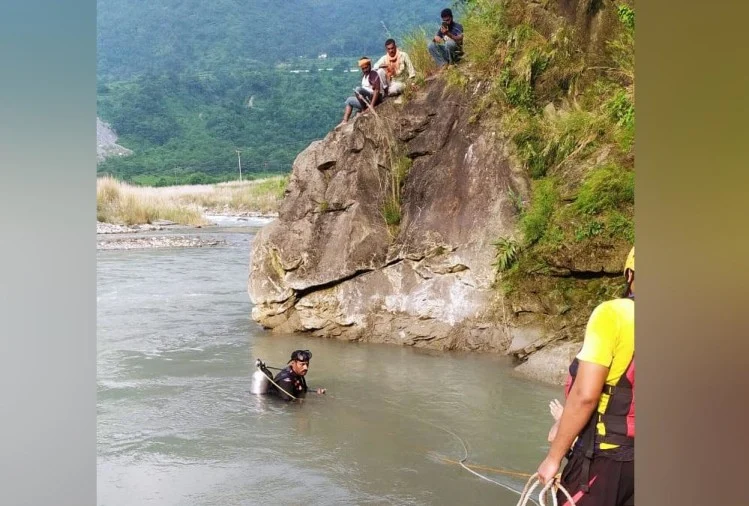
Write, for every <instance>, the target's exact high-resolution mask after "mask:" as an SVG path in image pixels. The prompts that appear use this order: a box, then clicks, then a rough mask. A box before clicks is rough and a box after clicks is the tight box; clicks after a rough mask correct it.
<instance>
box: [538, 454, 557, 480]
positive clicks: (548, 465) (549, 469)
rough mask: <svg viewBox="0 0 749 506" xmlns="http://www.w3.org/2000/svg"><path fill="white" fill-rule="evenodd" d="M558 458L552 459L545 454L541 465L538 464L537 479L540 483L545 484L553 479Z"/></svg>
mask: <svg viewBox="0 0 749 506" xmlns="http://www.w3.org/2000/svg"><path fill="white" fill-rule="evenodd" d="M560 464H561V462H560V461H559V460H556V459H553V458H551V457H549V456H547V457H546V458H545V459H544V461H543V462H541V465H540V466H538V471H537V472H538V480H539V481H540V482H541V484H542V485H546V484H547V483H548V482H549V481H551V480H553V479H554V477H555V476H556V475H557V473H558V472H559V465H560Z"/></svg>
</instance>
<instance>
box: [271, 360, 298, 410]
mask: <svg viewBox="0 0 749 506" xmlns="http://www.w3.org/2000/svg"><path fill="white" fill-rule="evenodd" d="M273 381H275V382H276V383H277V384H278V386H280V387H281V388H282V390H279V389H278V388H277V387H276V386H275V385H271V387H273V389H272V392H273V393H275V394H276V395H278V396H279V397H280V398H281V399H283V400H285V401H290V400H292V398H291V397H290V396H289V395H287V394H291V395H293V396H294V397H296V398H297V399H298V398H300V397H304V395H305V394H306V393H307V382H306V381H305V380H304V376H299V375H298V374H296V373H295V372H294V371H292V370H291V366H290V365H289V366H286V367H285V368H284V369H281V372H279V373H278V374H277V375H276V377H275V378H273Z"/></svg>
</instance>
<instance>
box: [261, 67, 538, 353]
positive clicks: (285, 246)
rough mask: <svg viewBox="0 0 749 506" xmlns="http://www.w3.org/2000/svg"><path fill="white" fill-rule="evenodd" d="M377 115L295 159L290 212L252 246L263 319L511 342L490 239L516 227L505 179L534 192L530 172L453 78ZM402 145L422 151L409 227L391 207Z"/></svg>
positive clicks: (376, 333) (302, 327) (449, 343)
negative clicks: (394, 221) (512, 158)
mask: <svg viewBox="0 0 749 506" xmlns="http://www.w3.org/2000/svg"><path fill="white" fill-rule="evenodd" d="M378 114H379V116H378V117H375V116H374V115H371V116H365V117H361V118H359V119H357V120H356V121H354V122H352V123H350V124H349V125H347V126H346V127H344V128H341V129H339V130H336V131H334V132H331V133H330V134H329V135H328V136H327V137H326V138H325V139H323V140H321V141H318V142H315V143H313V144H312V145H311V146H309V147H308V148H307V149H306V150H305V151H304V152H302V153H301V154H300V155H299V157H298V158H297V159H296V162H295V164H294V168H293V173H292V176H291V179H290V181H289V186H288V190H287V195H286V197H285V199H284V201H283V204H282V206H281V209H280V211H279V218H278V220H277V221H275V222H274V223H273V224H271V225H269V226H268V227H266V228H265V229H264V230H262V231H261V233H260V234H259V235H258V237H257V238H256V240H255V243H254V247H253V251H252V265H251V274H250V296H251V298H252V300H253V302H254V303H255V304H256V306H255V308H254V310H253V318H255V320H257V321H258V322H260V323H261V324H263V325H264V326H266V327H269V328H273V329H277V330H282V331H285V332H288V331H311V332H313V333H315V334H316V335H320V336H335V337H338V338H341V339H349V340H367V341H378V342H391V343H398V344H408V345H415V346H427V347H432V348H440V349H453V348H467V349H472V350H494V351H502V350H504V349H506V347H507V340H508V336H507V335H506V333H505V331H504V330H503V329H502V328H501V327H498V326H497V325H496V324H495V322H494V321H493V320H492V319H487V317H486V311H487V307H488V306H489V303H490V301H491V300H492V298H493V297H494V295H495V291H494V290H493V289H492V283H493V280H494V269H493V268H492V266H491V264H492V261H493V257H494V246H492V241H494V240H496V238H497V237H498V236H499V235H501V234H503V233H507V232H509V231H511V230H512V229H513V227H514V225H515V221H516V218H515V213H514V210H513V207H512V204H511V203H510V202H509V200H508V197H507V190H508V189H513V190H514V191H517V192H521V193H525V192H527V186H528V185H527V181H526V179H525V177H524V176H523V173H522V171H518V170H513V168H512V167H511V165H510V163H508V160H507V156H506V155H505V154H504V153H503V148H504V143H503V142H502V141H500V140H499V139H498V138H497V135H496V132H492V131H487V130H484V129H482V128H479V127H478V126H476V125H470V124H469V123H468V117H469V114H470V110H469V109H468V108H467V107H466V100H465V97H464V96H462V95H461V94H460V93H456V92H452V93H451V92H450V91H446V90H445V89H444V84H442V83H439V82H437V83H434V84H433V85H431V86H429V87H428V89H427V90H426V91H425V92H423V93H420V94H419V96H417V97H415V98H414V99H413V100H411V101H409V102H408V104H406V105H405V106H404V107H402V108H398V107H397V106H395V105H392V104H386V105H383V106H382V107H381V108H380V109H379V110H378ZM393 143H397V144H399V145H400V146H401V149H400V151H399V152H400V156H405V157H407V159H408V160H409V161H410V162H412V165H411V167H410V169H409V170H408V174H407V177H406V178H405V181H404V184H403V188H402V195H401V210H400V213H401V215H402V217H401V220H400V226H399V227H398V228H397V229H394V228H392V227H390V228H389V227H388V226H387V223H386V221H385V219H384V218H383V209H384V208H385V206H386V203H387V201H388V196H389V195H390V194H391V192H392V186H391V185H392V183H393V178H392V175H391V174H390V172H391V170H392V169H391V166H392V164H393V160H391V157H392V156H393V154H392V153H391V152H390V150H389V149H388V146H392V145H393Z"/></svg>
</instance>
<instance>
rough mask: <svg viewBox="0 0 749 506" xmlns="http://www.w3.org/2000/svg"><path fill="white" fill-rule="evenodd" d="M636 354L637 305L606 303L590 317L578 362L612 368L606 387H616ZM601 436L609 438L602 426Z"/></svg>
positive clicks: (603, 398) (604, 402) (606, 398)
mask: <svg viewBox="0 0 749 506" xmlns="http://www.w3.org/2000/svg"><path fill="white" fill-rule="evenodd" d="M634 353H635V301H634V300H632V299H614V300H609V301H606V302H603V303H602V304H600V305H599V306H598V307H597V308H595V310H593V314H591V315H590V319H589V320H588V326H587V327H586V329H585V341H584V342H583V348H582V350H580V353H578V354H577V358H578V360H584V361H585V362H592V363H594V364H599V365H602V366H604V367H608V368H609V374H608V376H607V377H606V384H607V385H611V386H615V385H616V384H617V382H618V381H619V379H620V378H621V377H622V375H623V374H624V373H625V372H626V371H627V367H629V363H630V362H631V361H632V357H633V356H634ZM608 402H609V395H608V394H606V393H604V394H601V400H600V401H599V402H598V412H599V413H604V411H605V410H606V405H607V404H608ZM597 428H598V434H600V435H605V434H606V430H605V428H604V426H603V424H602V423H600V422H599V423H598V425H597ZM616 447H617V445H612V444H607V443H601V449H602V450H606V449H611V448H616Z"/></svg>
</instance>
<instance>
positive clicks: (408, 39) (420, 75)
mask: <svg viewBox="0 0 749 506" xmlns="http://www.w3.org/2000/svg"><path fill="white" fill-rule="evenodd" d="M434 32H436V30H434V31H427V29H426V28H425V27H419V28H417V29H415V30H413V31H412V32H410V33H409V34H408V35H406V36H405V37H404V38H403V48H404V50H405V51H406V53H408V56H409V57H410V58H411V63H413V65H414V69H415V70H416V75H417V80H419V81H423V79H424V77H426V76H427V75H429V74H430V73H432V72H433V71H434V70H435V69H436V68H437V64H436V63H434V59H433V58H432V55H430V54H429V51H428V50H427V44H429V41H431V40H432V38H433V37H434Z"/></svg>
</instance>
